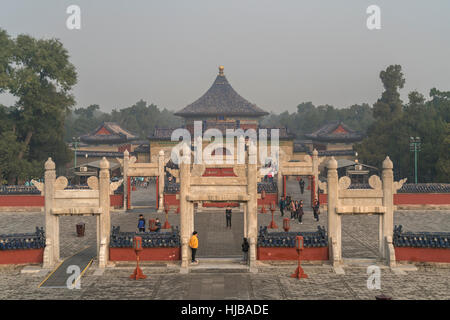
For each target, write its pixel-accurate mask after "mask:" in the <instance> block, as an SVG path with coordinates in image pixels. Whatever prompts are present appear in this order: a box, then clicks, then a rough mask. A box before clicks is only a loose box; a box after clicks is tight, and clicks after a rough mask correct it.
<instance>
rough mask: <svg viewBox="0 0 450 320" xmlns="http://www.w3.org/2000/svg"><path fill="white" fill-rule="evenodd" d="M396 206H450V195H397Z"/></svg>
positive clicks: (395, 197) (395, 195) (395, 196)
mask: <svg viewBox="0 0 450 320" xmlns="http://www.w3.org/2000/svg"><path fill="white" fill-rule="evenodd" d="M394 204H450V193H397V194H394Z"/></svg>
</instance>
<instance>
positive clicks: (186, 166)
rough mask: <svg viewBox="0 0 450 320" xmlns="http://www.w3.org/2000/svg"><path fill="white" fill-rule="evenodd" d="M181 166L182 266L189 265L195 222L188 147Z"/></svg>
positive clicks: (184, 151) (181, 160)
mask: <svg viewBox="0 0 450 320" xmlns="http://www.w3.org/2000/svg"><path fill="white" fill-rule="evenodd" d="M179 168H180V233H181V234H180V236H181V239H182V248H181V267H182V268H188V267H189V259H190V256H191V252H190V250H189V239H190V236H191V233H192V231H191V229H192V223H193V221H192V220H193V217H192V215H193V212H192V210H191V208H190V206H189V203H188V201H187V195H188V194H189V189H190V188H189V187H190V177H191V172H190V171H191V170H190V152H189V150H187V148H184V149H183V155H182V157H181V159H180V163H179Z"/></svg>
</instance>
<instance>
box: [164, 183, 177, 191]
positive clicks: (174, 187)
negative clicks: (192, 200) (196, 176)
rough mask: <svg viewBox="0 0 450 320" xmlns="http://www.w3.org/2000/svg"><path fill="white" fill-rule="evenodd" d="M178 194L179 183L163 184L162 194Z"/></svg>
mask: <svg viewBox="0 0 450 320" xmlns="http://www.w3.org/2000/svg"><path fill="white" fill-rule="evenodd" d="M179 192H180V184H179V183H174V182H171V183H170V182H169V183H167V182H166V183H165V184H164V193H168V194H176V193H179Z"/></svg>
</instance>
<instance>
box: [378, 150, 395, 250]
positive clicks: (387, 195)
mask: <svg viewBox="0 0 450 320" xmlns="http://www.w3.org/2000/svg"><path fill="white" fill-rule="evenodd" d="M393 167H394V166H393V164H392V161H391V159H389V157H386V159H384V161H383V173H382V181H383V206H384V207H385V208H386V212H385V213H384V214H383V218H382V220H381V221H382V224H380V229H381V230H380V231H381V234H382V237H381V238H380V248H381V252H380V254H381V257H382V258H383V259H387V255H386V245H387V243H386V237H390V238H391V239H392V238H393V236H394V174H393V170H392V169H393Z"/></svg>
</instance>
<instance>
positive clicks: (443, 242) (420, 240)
mask: <svg viewBox="0 0 450 320" xmlns="http://www.w3.org/2000/svg"><path fill="white" fill-rule="evenodd" d="M393 243H394V247H414V248H448V249H450V232H403V227H402V225H399V226H395V227H394V239H393Z"/></svg>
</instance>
